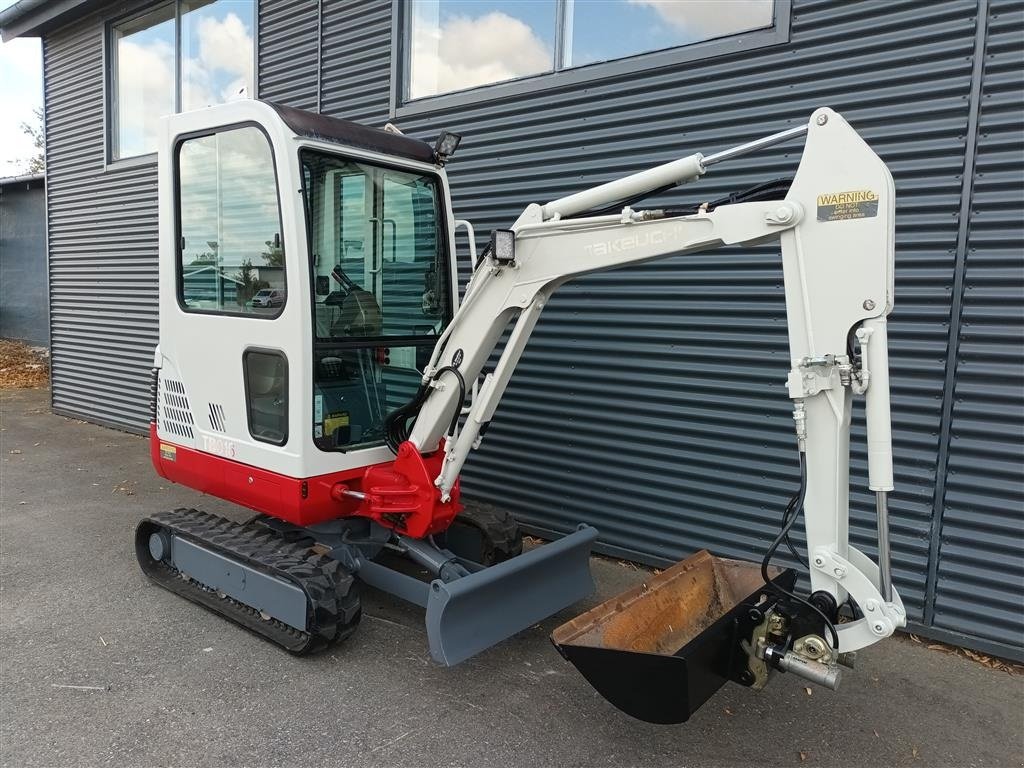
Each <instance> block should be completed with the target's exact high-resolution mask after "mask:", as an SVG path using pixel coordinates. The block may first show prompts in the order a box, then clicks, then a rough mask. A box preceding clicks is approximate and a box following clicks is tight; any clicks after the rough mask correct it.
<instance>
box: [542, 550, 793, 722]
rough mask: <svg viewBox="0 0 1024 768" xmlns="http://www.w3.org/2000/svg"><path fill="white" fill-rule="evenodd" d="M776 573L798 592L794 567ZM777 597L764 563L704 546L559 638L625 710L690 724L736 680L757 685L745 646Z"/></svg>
mask: <svg viewBox="0 0 1024 768" xmlns="http://www.w3.org/2000/svg"><path fill="white" fill-rule="evenodd" d="M769 575H770V576H771V578H772V580H773V581H775V582H777V583H779V584H780V585H782V586H784V587H786V588H787V589H790V588H792V585H793V581H794V579H795V574H794V573H793V571H791V570H786V571H782V570H780V569H776V568H773V569H772V571H771V573H770V574H769ZM773 599H774V598H773V596H772V593H771V592H770V590H769V589H768V587H767V585H766V584H765V583H764V581H763V579H762V578H761V571H760V566H759V565H758V564H755V563H749V562H745V561H742V560H726V559H724V558H720V557H714V556H713V555H711V554H710V553H709V552H707V551H706V550H701V551H700V552H697V553H696V554H695V555H693V556H691V557H688V558H687V559H686V560H683V561H681V562H679V563H676V564H675V565H674V566H672V567H671V568H668V569H667V570H665V571H662V572H661V573H659V574H657V575H655V576H652V577H651V578H650V579H648V580H647V581H645V582H644V583H643V584H640V585H639V586H637V587H634V588H633V589H631V590H628V591H626V592H623V593H622V594H620V595H618V596H616V597H613V598H612V599H611V600H606V601H605V602H603V603H601V604H600V605H598V606H597V607H595V608H593V609H591V610H589V611H587V612H586V613H584V614H582V615H581V616H577V617H576V618H575V619H573V620H572V621H569V622H567V623H565V624H563V625H562V626H560V627H558V629H556V630H555V631H554V632H553V633H552V634H551V641H552V642H553V643H554V645H555V647H556V648H557V649H558V651H559V653H561V654H562V656H564V657H565V658H566V659H568V660H569V661H570V662H572V663H573V665H575V666H576V668H577V669H578V670H579V671H580V672H581V673H582V674H583V676H584V677H585V678H587V681H588V682H589V683H590V684H591V685H592V686H594V688H595V689H597V691H598V692H599V693H600V694H601V695H602V696H604V697H605V698H606V699H607V700H608V701H609V702H611V703H612V704H614V705H615V706H616V707H618V708H619V709H620V710H622V711H623V712H625V713H626V714H628V715H631V716H633V717H636V718H638V719H640V720H645V721H647V722H651V723H682V722H685V721H686V720H687V719H689V717H690V715H691V714H693V713H694V712H695V711H696V710H697V709H698V708H699V707H700V706H701V705H702V704H703V703H704V702H705V701H707V700H708V699H709V698H710V697H711V696H712V695H713V694H714V693H715V692H716V691H717V690H718V689H719V688H721V687H722V685H724V684H725V682H726V681H727V680H735V681H736V682H740V683H742V684H747V685H749V682H748V681H747V680H746V676H745V675H744V672H745V671H746V669H747V666H746V659H747V657H746V652H745V651H744V650H743V648H742V647H741V645H740V642H741V640H742V639H743V638H748V637H750V635H751V633H752V632H753V629H754V627H755V626H756V624H757V623H759V622H760V612H761V611H763V610H764V609H765V608H766V607H767V603H768V602H770V601H772V600H773Z"/></svg>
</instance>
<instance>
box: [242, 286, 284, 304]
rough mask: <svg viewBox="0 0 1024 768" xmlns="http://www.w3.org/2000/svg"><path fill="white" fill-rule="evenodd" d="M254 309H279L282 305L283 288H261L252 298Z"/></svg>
mask: <svg viewBox="0 0 1024 768" xmlns="http://www.w3.org/2000/svg"><path fill="white" fill-rule="evenodd" d="M250 303H251V304H252V306H254V307H280V306H282V305H283V304H284V289H283V288H263V289H261V290H260V291H258V292H257V293H256V295H255V296H253V297H252V301H251V302H250Z"/></svg>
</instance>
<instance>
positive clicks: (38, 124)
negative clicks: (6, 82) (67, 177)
mask: <svg viewBox="0 0 1024 768" xmlns="http://www.w3.org/2000/svg"><path fill="white" fill-rule="evenodd" d="M32 114H33V115H34V117H35V120H33V122H32V123H26V122H24V121H22V122H21V124H20V126H19V127H20V128H21V132H22V133H24V134H25V135H26V136H29V137H31V139H32V147H33V148H34V150H35V152H34V154H33V155H32V157H30V158H29V159H28V160H27V161H26V163H25V173H31V174H36V173H42V172H43V171H45V170H46V137H45V135H44V134H43V110H42V109H40V108H38V107H37V108H36V109H33V110H32ZM11 162H16V161H11Z"/></svg>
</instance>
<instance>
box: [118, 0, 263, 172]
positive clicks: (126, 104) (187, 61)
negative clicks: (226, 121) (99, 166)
mask: <svg viewBox="0 0 1024 768" xmlns="http://www.w3.org/2000/svg"><path fill="white" fill-rule="evenodd" d="M176 14H177V16H178V17H179V18H180V19H181V27H180V34H176V32H175V17H176ZM254 15H255V9H254V3H253V0H216V1H215V2H210V0H180V1H179V2H178V3H177V7H176V5H175V3H168V4H166V5H163V6H161V7H159V8H157V9H155V10H153V11H151V12H149V13H145V14H142V15H139V16H135V17H133V18H131V19H128V20H126V21H123V22H120V23H118V24H115V25H114V26H113V28H112V34H111V43H112V46H113V51H112V53H113V57H114V61H115V64H114V70H113V78H112V79H113V83H112V86H113V87H112V92H113V94H114V100H115V103H114V104H113V105H112V108H111V117H112V118H113V122H114V130H113V131H112V135H113V140H112V147H111V155H112V156H113V158H115V159H117V158H124V157H133V156H136V155H142V154H147V153H151V152H155V151H156V150H157V136H158V133H157V130H158V125H159V120H160V118H161V117H163V116H164V115H168V114H171V113H172V112H175V111H176V110H179V109H180V110H191V109H199V108H201V107H206V106H210V105H211V104H220V103H223V102H225V101H232V100H234V99H239V98H248V97H251V96H252V95H253V26H254ZM176 38H180V50H176V48H175V45H176V43H175V39H176ZM177 78H180V80H178V79H177ZM179 82H180V86H181V88H180V90H181V101H180V104H179V103H177V98H176V91H177V90H178V84H179Z"/></svg>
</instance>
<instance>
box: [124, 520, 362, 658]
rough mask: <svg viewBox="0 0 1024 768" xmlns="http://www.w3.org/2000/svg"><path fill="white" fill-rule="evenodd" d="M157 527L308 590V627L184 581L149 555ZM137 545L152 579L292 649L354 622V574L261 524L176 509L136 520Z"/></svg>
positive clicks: (326, 641)
mask: <svg viewBox="0 0 1024 768" xmlns="http://www.w3.org/2000/svg"><path fill="white" fill-rule="evenodd" d="M159 530H163V531H167V532H169V533H171V534H173V535H174V536H178V537H181V538H183V539H187V540H190V541H192V542H195V543H196V544H199V545H200V546H203V547H205V548H207V549H209V550H212V551H214V552H219V553H220V554H222V555H225V556H226V557H229V558H231V559H233V560H236V561H238V562H241V563H244V564H245V565H247V566H249V567H250V568H254V569H256V570H260V571H262V572H263V573H266V574H268V575H271V576H276V577H277V578H280V579H284V580H286V581H288V582H290V583H292V584H294V585H295V586H297V587H299V588H300V589H301V590H302V591H303V593H304V594H305V595H306V631H305V632H303V631H300V630H297V629H295V628H294V627H291V626H289V625H287V624H285V623H283V622H281V621H278V620H276V619H264V618H262V616H261V615H260V612H259V611H258V610H257V609H255V608H253V607H252V606H249V605H246V604H245V603H242V602H239V601H238V600H235V599H233V598H230V597H220V596H219V595H218V594H217V592H216V591H214V590H213V589H210V588H208V587H205V586H203V585H202V584H199V583H198V582H196V581H194V580H192V579H189V580H185V579H184V578H182V574H181V573H180V572H179V571H178V570H177V569H175V568H174V567H173V566H172V565H170V564H169V563H167V562H164V561H162V560H161V561H156V560H154V559H153V557H152V555H151V554H150V552H149V537H150V535H151V534H152V533H155V532H157V531H159ZM135 551H136V556H137V557H138V559H139V565H140V566H141V567H142V570H143V572H144V573H145V574H146V575H147V576H149V578H150V579H152V580H153V582H155V583H156V584H159V585H160V586H161V587H164V588H165V589H167V590H170V591H171V592H174V593H175V594H177V595H180V596H182V597H184V598H186V599H188V600H191V601H192V602H194V603H198V604H199V605H202V606H203V607H205V608H208V609H209V610H211V611H213V612H214V613H216V614H218V615H220V616H223V617H224V618H226V619H229V620H230V621H233V622H235V623H236V624H238V625H240V626H242V627H244V628H245V629H248V630H249V631H251V632H253V633H255V634H257V635H259V636H260V637H263V638H265V639H266V640H269V641H270V642H272V643H274V644H276V645H279V646H281V647H282V648H284V649H285V650H287V651H289V652H290V653H293V654H296V655H305V654H308V653H314V652H316V651H319V650H322V649H324V648H327V647H328V646H330V645H333V644H335V643H338V642H340V641H342V640H344V639H345V638H346V637H348V636H349V635H351V634H352V633H353V632H354V631H355V629H356V627H357V626H358V624H359V619H360V617H361V610H360V606H359V595H358V591H357V589H356V585H355V579H354V578H353V577H352V575H351V574H349V573H347V572H346V571H345V570H344V569H343V568H342V567H341V564H340V563H339V562H338V561H337V560H333V559H331V558H329V557H325V556H324V555H319V554H316V553H314V552H311V551H310V550H309V548H308V547H303V546H301V545H298V544H292V543H289V542H286V541H284V540H283V539H281V538H280V537H279V536H277V535H276V534H274V533H273V532H272V531H270V530H268V529H267V528H266V527H265V526H262V525H258V524H253V523H236V522H234V521H232V520H228V519H226V518H223V517H219V516H217V515H211V514H208V513H206V512H201V511H199V510H196V509H184V508H182V509H175V510H172V511H169V512H161V513H159V514H156V515H153V516H151V517H148V518H146V519H145V520H143V521H142V522H141V523H139V525H138V527H137V528H136V530H135Z"/></svg>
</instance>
